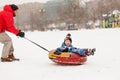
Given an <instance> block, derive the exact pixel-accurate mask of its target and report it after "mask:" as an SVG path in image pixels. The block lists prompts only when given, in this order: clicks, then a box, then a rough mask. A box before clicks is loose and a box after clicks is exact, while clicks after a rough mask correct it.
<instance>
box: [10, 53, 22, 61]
mask: <svg viewBox="0 0 120 80" xmlns="http://www.w3.org/2000/svg"><path fill="white" fill-rule="evenodd" d="M8 58H10V59H12V60H14V61H19V60H20V59H18V58H15V57H14V55H13V54H10V55H9V56H8Z"/></svg>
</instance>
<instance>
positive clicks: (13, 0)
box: [0, 0, 50, 6]
mask: <svg viewBox="0 0 120 80" xmlns="http://www.w3.org/2000/svg"><path fill="white" fill-rule="evenodd" d="M46 1H50V0H0V6H4V5H5V4H21V3H26V2H42V3H45V2H46Z"/></svg>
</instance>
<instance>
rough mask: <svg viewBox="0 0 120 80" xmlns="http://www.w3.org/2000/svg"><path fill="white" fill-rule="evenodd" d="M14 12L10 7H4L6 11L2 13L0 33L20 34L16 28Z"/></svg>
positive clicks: (0, 13) (0, 16) (0, 14)
mask: <svg viewBox="0 0 120 80" xmlns="http://www.w3.org/2000/svg"><path fill="white" fill-rule="evenodd" d="M14 15H15V13H14V11H13V10H12V8H11V7H10V6H9V5H5V6H4V10H3V11H1V12H0V33H2V32H5V31H9V32H11V33H14V34H16V35H17V34H18V33H19V30H18V29H16V27H15V26H14V18H13V17H14Z"/></svg>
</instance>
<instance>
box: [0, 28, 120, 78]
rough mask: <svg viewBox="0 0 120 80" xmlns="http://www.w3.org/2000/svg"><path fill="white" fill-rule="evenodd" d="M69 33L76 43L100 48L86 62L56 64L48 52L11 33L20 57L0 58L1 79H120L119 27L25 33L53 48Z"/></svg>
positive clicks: (81, 45)
mask: <svg viewBox="0 0 120 80" xmlns="http://www.w3.org/2000/svg"><path fill="white" fill-rule="evenodd" d="M67 33H71V35H72V39H73V45H74V46H76V47H80V48H96V49H97V50H96V52H95V55H94V56H89V57H88V60H87V62H86V63H85V64H84V65H77V66H70V65H69V66H65V65H57V64H55V63H54V62H52V61H51V60H49V59H48V52H46V51H44V50H43V49H41V48H39V47H38V46H36V45H34V44H32V43H31V42H29V41H27V40H25V39H21V38H17V37H16V36H15V35H13V34H10V33H9V35H10V36H11V37H12V39H13V42H14V48H15V56H16V57H18V58H20V61H19V62H10V63H7V62H6V63H2V62H0V80H120V76H119V74H120V69H119V68H120V49H119V45H120V29H94V30H78V31H53V32H51V31H48V32H38V31H35V32H26V37H27V38H29V39H31V40H32V41H34V42H36V43H38V44H40V45H41V46H43V47H45V48H47V49H48V50H52V49H55V48H57V47H59V46H60V45H61V43H62V41H63V39H64V37H65V35H66V34H67ZM2 46H3V45H2V44H0V51H1V52H2Z"/></svg>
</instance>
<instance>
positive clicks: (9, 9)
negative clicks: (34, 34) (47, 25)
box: [0, 4, 25, 62]
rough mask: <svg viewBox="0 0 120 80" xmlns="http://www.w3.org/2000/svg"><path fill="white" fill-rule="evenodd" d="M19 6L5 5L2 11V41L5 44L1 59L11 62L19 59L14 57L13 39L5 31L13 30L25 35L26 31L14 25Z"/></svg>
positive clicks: (0, 16)
mask: <svg viewBox="0 0 120 80" xmlns="http://www.w3.org/2000/svg"><path fill="white" fill-rule="evenodd" d="M17 11H18V6H16V5H15V4H11V5H5V6H4V8H3V11H1V12H0V42H1V43H2V44H4V46H3V50H2V56H1V61H2V62H11V61H14V60H19V59H17V58H15V57H14V54H13V52H14V48H13V44H12V39H11V38H10V37H9V35H8V34H7V33H6V32H5V31H8V32H11V33H13V34H15V35H16V36H20V37H24V36H25V33H24V32H22V31H21V30H19V29H17V28H16V27H15V26H14V18H13V17H15V16H16V14H17Z"/></svg>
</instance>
